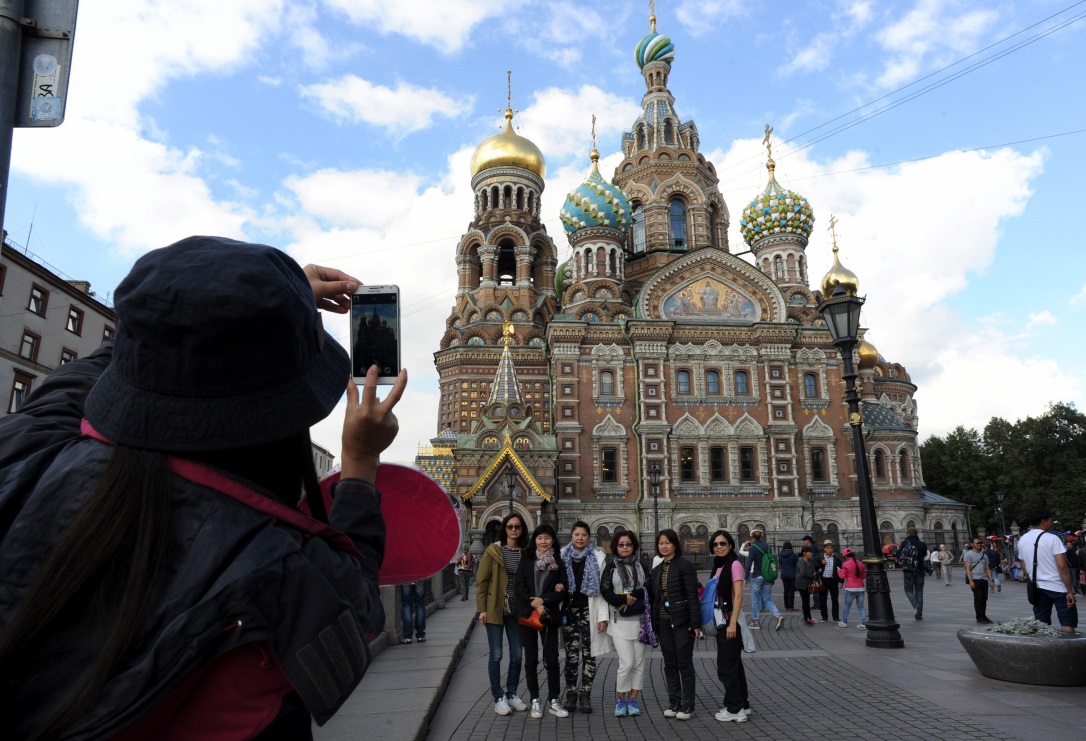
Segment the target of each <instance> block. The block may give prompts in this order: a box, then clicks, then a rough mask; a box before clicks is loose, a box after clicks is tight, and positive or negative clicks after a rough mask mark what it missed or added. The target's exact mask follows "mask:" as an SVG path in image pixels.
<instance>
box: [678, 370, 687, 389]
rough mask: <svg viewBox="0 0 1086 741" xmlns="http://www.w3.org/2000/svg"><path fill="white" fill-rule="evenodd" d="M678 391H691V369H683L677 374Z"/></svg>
mask: <svg viewBox="0 0 1086 741" xmlns="http://www.w3.org/2000/svg"><path fill="white" fill-rule="evenodd" d="M676 380H677V386H678V391H679V393H680V394H689V393H690V371H688V370H681V371H679V373H678V375H677V376H676Z"/></svg>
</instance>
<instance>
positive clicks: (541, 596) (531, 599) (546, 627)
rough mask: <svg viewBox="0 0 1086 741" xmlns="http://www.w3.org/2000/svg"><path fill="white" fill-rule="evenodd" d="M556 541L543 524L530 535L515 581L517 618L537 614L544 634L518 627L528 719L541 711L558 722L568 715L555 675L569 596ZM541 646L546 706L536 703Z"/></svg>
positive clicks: (539, 631)
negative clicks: (564, 605) (529, 698)
mask: <svg viewBox="0 0 1086 741" xmlns="http://www.w3.org/2000/svg"><path fill="white" fill-rule="evenodd" d="M557 541H558V537H557V534H556V533H555V532H554V528H553V527H551V526H550V525H547V524H546V523H544V524H542V525H539V526H538V527H536V529H535V530H534V531H533V532H532V541H531V543H530V544H529V546H528V548H527V549H525V551H524V558H522V559H521V560H520V565H519V566H518V567H517V574H516V578H515V580H514V581H515V585H516V586H515V588H516V598H517V617H518V618H527V617H531V615H532V611H533V610H534V611H535V612H536V613H538V614H539V618H540V621H541V622H542V623H543V630H536V629H535V628H532V627H528V626H526V625H521V626H520V640H521V643H522V644H523V645H524V676H525V679H527V680H528V694H529V695H531V699H532V710H531V714H530V715H531V717H532V718H535V719H537V720H538V719H540V718H542V717H543V709H544V707H545V708H546V710H547V712H548V713H550V714H551V715H553V716H555V717H558V718H565V717H567V716H568V715H569V712H568V711H567V710H566V709H565V708H563V707H562V701H561V700H559V699H558V697H559V695H560V694H561V692H562V684H561V677H560V676H559V674H558V631H560V630H561V629H562V627H561V626H562V619H561V614H562V606H563V603H564V602H565V600H566V598H567V596H568V593H569V583H568V582H567V581H566V570H565V569H563V568H561V564H559V563H558V561H557V559H555V557H554V546H555V543H556V542H557ZM540 642H542V643H543V666H544V668H545V669H546V670H547V704H546V705H545V706H544V705H542V704H541V703H540V702H539V643H540Z"/></svg>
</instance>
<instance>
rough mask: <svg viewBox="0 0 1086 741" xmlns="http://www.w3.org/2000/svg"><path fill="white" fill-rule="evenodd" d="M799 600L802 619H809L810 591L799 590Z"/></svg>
mask: <svg viewBox="0 0 1086 741" xmlns="http://www.w3.org/2000/svg"><path fill="white" fill-rule="evenodd" d="M799 601H800V604H801V606H802V607H803V619H804V620H810V619H811V593H810V592H808V591H807V590H806V589H801V590H799Z"/></svg>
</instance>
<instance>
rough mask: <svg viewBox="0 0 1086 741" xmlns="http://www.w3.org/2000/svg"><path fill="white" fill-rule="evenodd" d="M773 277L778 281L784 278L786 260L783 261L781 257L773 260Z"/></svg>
mask: <svg viewBox="0 0 1086 741" xmlns="http://www.w3.org/2000/svg"><path fill="white" fill-rule="evenodd" d="M773 277H774V278H776V279H777V280H782V279H783V278H784V260H782V259H781V257H780V255H777V256H776V257H774V258H773Z"/></svg>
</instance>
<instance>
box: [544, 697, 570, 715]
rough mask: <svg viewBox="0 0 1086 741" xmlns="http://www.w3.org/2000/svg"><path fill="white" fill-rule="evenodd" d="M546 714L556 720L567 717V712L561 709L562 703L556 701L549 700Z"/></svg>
mask: <svg viewBox="0 0 1086 741" xmlns="http://www.w3.org/2000/svg"><path fill="white" fill-rule="evenodd" d="M547 712H548V713H550V714H551V715H553V716H554V717H556V718H566V717H568V716H569V711H568V710H566V709H565V708H564V707H562V703H561V702H559V701H558V700H557V699H554V700H551V701H550V702H549V703H548V704H547Z"/></svg>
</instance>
